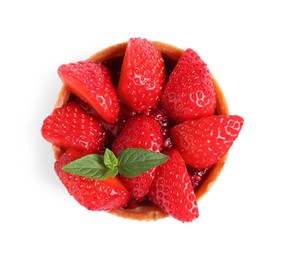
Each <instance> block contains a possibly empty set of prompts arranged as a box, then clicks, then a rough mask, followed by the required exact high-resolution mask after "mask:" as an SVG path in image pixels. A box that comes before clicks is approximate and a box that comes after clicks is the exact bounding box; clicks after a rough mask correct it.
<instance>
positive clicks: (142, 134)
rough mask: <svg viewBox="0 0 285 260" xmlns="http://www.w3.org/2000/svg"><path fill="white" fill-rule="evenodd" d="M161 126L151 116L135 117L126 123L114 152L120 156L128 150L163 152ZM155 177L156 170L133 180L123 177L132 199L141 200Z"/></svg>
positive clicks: (115, 142) (113, 148) (116, 140)
mask: <svg viewBox="0 0 285 260" xmlns="http://www.w3.org/2000/svg"><path fill="white" fill-rule="evenodd" d="M160 129H161V128H160V124H159V123H158V122H157V121H156V120H155V119H154V118H152V117H150V116H145V115H141V116H134V117H132V118H130V119H128V121H127V122H126V124H125V125H124V127H123V129H122V131H121V133H120V134H119V136H118V137H117V138H116V139H115V140H114V142H113V145H112V151H113V152H114V154H115V155H116V156H118V155H119V154H120V153H121V152H122V151H123V150H125V149H126V148H142V149H146V150H150V151H153V152H159V151H161V147H162V145H163V137H162V134H161V132H160ZM153 177H154V169H151V170H149V171H147V172H145V173H143V174H142V175H139V176H137V177H133V178H125V177H124V176H121V178H122V181H123V183H124V184H125V185H126V187H127V188H128V189H129V190H130V191H131V197H132V198H134V199H140V198H142V197H143V196H145V195H146V194H147V192H148V189H149V186H150V185H151V182H152V180H153Z"/></svg>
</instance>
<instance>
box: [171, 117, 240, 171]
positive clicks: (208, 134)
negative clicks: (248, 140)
mask: <svg viewBox="0 0 285 260" xmlns="http://www.w3.org/2000/svg"><path fill="white" fill-rule="evenodd" d="M243 121H244V120H243V118H241V117H240V116H237V115H214V116H208V117H202V118H200V119H196V120H189V121H185V122H183V123H180V124H178V125H176V126H175V127H173V128H172V129H171V131H170V132H171V135H172V140H173V142H174V145H175V147H176V148H177V150H178V151H179V152H180V154H181V155H182V157H183V159H184V160H185V162H186V163H187V164H189V165H190V166H192V167H194V168H198V169H199V168H208V167H211V166H212V165H213V164H215V163H216V162H218V161H219V160H220V159H221V158H222V156H223V155H225V154H226V152H227V151H228V150H229V149H230V147H231V146H232V144H233V142H234V140H235V139H236V138H237V137H238V134H239V132H240V130H241V128H242V125H243Z"/></svg>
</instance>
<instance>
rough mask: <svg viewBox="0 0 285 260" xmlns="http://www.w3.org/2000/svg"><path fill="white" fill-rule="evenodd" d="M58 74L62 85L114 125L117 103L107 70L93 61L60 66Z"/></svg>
mask: <svg viewBox="0 0 285 260" xmlns="http://www.w3.org/2000/svg"><path fill="white" fill-rule="evenodd" d="M58 74H59V76H60V78H61V80H62V82H63V84H64V85H65V86H66V87H67V88H68V89H69V90H70V91H71V92H72V93H74V94H75V95H77V96H78V97H79V98H81V99H82V100H83V101H85V102H86V103H88V104H89V105H90V106H91V107H93V108H94V109H95V110H96V112H97V113H98V114H99V116H100V117H101V118H102V119H103V120H105V121H106V122H108V123H114V122H115V121H116V119H117V117H118V113H119V102H118V97H117V93H116V90H115V88H114V86H113V83H112V78H111V74H110V72H109V70H108V69H107V68H106V67H105V66H104V65H102V64H97V63H95V62H93V61H89V60H87V61H80V62H77V63H70V64H67V65H61V66H60V67H59V68H58Z"/></svg>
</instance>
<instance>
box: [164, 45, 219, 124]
mask: <svg viewBox="0 0 285 260" xmlns="http://www.w3.org/2000/svg"><path fill="white" fill-rule="evenodd" d="M161 106H162V107H163V109H164V110H165V111H166V113H167V115H168V116H169V117H170V118H172V119H173V120H175V121H176V122H183V121H186V120H189V119H196V118H199V117H204V116H209V115H213V114H214V112H215V108H216V94H215V89H214V85H213V80H212V76H211V73H210V72H209V70H208V68H207V65H206V64H205V63H204V62H203V61H202V60H201V58H200V56H199V55H198V54H197V53H196V52H195V51H193V50H192V49H187V50H186V51H185V52H184V53H183V55H182V56H181V58H180V59H179V61H178V63H177V65H176V66H175V68H174V70H173V71H172V73H171V74H170V76H169V79H168V82H167V84H166V86H165V89H164V91H163V94H162V97H161Z"/></svg>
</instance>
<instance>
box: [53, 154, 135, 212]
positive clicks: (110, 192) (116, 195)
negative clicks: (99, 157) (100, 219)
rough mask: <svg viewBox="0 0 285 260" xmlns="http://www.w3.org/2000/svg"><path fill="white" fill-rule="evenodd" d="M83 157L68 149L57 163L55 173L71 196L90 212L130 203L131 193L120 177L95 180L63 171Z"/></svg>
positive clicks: (116, 207) (115, 207)
mask: <svg viewBox="0 0 285 260" xmlns="http://www.w3.org/2000/svg"><path fill="white" fill-rule="evenodd" d="M83 155H84V154H82V153H79V152H78V151H76V150H72V149H68V150H67V151H66V152H65V153H64V154H63V155H62V156H61V157H60V158H59V160H58V161H56V162H55V166H54V167H55V171H56V173H57V175H58V177H59V179H60V180H61V182H62V183H63V184H64V186H65V187H66V189H67V190H68V192H69V193H70V195H72V196H73V197H74V198H75V199H76V200H77V201H78V202H79V203H80V204H81V205H82V206H84V207H86V208H87V209H89V210H112V209H118V208H121V207H123V206H124V205H125V204H126V203H127V202H128V200H129V196H130V193H129V191H128V190H127V189H126V188H125V186H124V185H123V184H122V182H121V181H120V178H119V177H115V178H111V177H109V178H107V179H106V180H94V179H90V178H85V177H82V176H77V175H74V174H71V173H68V172H65V171H63V170H62V167H63V166H64V165H66V164H67V163H69V162H71V161H73V160H75V159H78V158H81V157H82V156H83Z"/></svg>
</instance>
